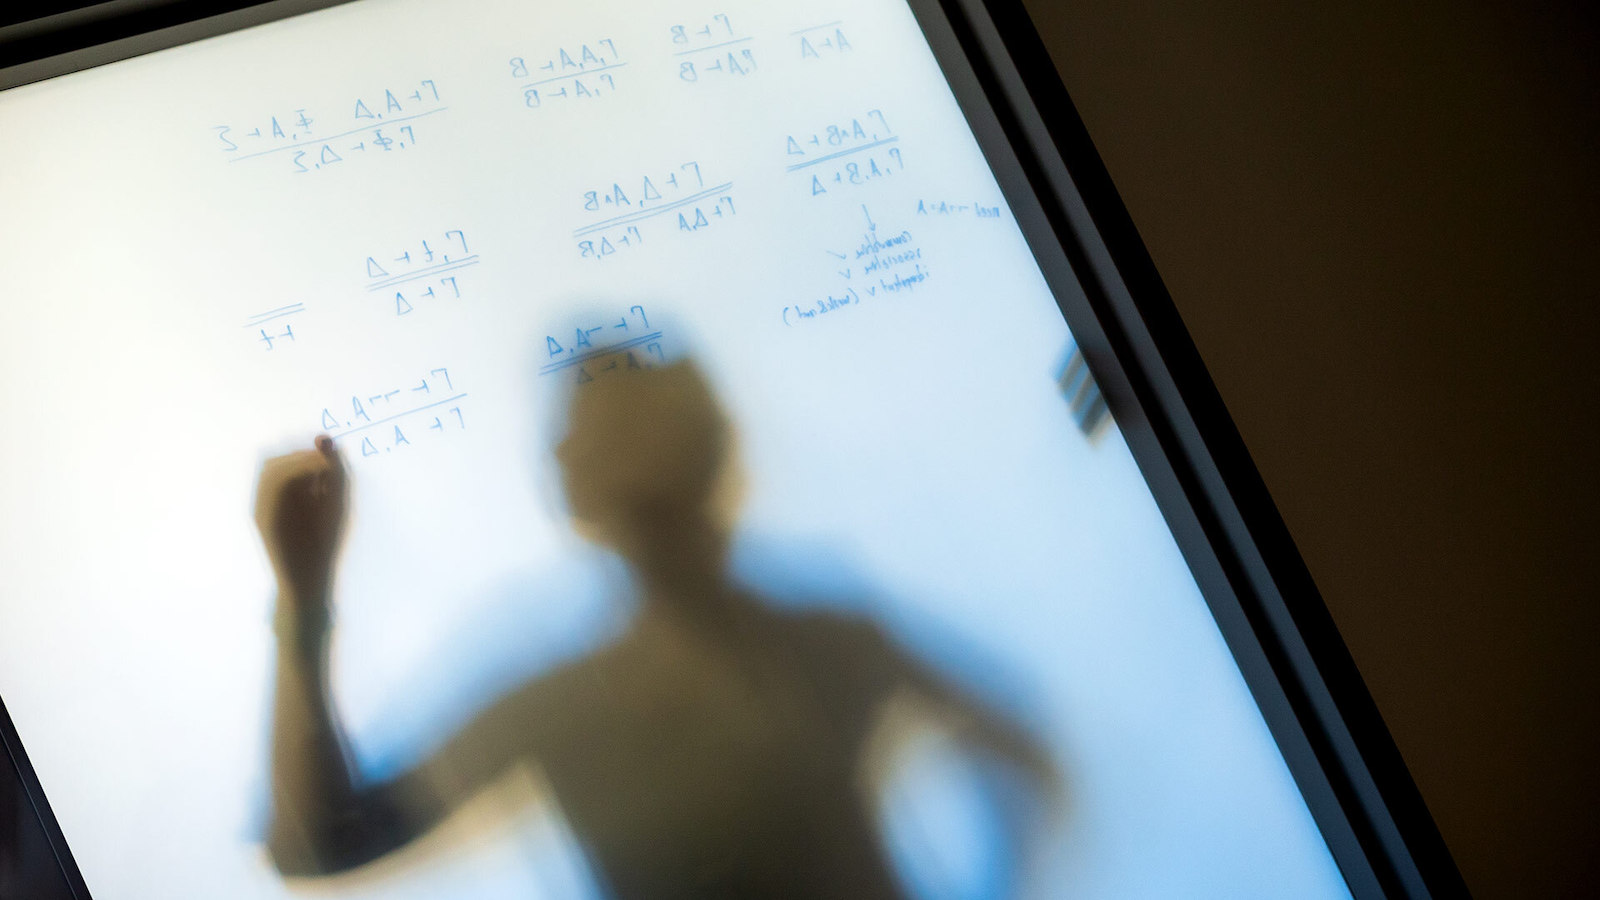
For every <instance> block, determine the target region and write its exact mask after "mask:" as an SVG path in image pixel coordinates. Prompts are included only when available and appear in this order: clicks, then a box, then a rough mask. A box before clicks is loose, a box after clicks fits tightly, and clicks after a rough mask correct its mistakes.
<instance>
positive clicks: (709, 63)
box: [668, 13, 756, 83]
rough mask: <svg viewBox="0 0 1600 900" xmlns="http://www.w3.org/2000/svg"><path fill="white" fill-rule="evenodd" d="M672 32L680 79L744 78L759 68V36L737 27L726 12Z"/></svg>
mask: <svg viewBox="0 0 1600 900" xmlns="http://www.w3.org/2000/svg"><path fill="white" fill-rule="evenodd" d="M668 33H669V34H670V35H671V41H672V55H673V58H674V59H675V60H676V61H677V63H678V80H679V81H687V82H690V83H694V82H699V81H703V80H715V79H719V78H722V79H726V78H741V77H745V76H748V75H752V74H754V73H755V71H756V53H755V50H754V49H753V43H752V42H753V41H754V40H755V38H754V37H752V36H750V35H748V34H744V33H742V32H740V31H738V30H736V29H735V28H734V27H733V20H732V19H729V18H728V15H727V14H726V13H717V14H716V15H714V16H712V17H711V18H710V19H707V20H705V21H703V22H696V23H693V24H687V25H673V26H671V27H670V28H669V29H668Z"/></svg>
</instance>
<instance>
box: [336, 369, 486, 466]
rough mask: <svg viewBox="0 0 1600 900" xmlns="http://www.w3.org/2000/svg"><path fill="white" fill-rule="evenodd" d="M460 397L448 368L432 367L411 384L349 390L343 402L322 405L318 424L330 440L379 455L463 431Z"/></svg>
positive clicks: (465, 422)
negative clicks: (350, 444) (356, 445)
mask: <svg viewBox="0 0 1600 900" xmlns="http://www.w3.org/2000/svg"><path fill="white" fill-rule="evenodd" d="M466 398H467V393H466V392H465V391H462V390H460V389H459V388H457V387H456V386H455V384H454V383H453V382H452V381H451V379H450V370H449V369H444V368H440V369H432V370H430V371H429V372H428V373H427V374H426V375H425V376H422V377H419V378H418V379H417V383H416V384H411V383H409V382H408V383H404V384H400V385H391V386H389V387H386V388H384V389H382V390H377V391H372V392H368V393H359V394H352V395H351V396H350V402H349V403H348V404H345V403H338V404H335V405H333V406H326V407H323V409H322V421H321V427H322V431H323V432H324V433H326V434H327V435H328V436H329V437H331V438H333V439H334V441H336V442H342V443H345V444H346V445H347V446H348V444H349V443H354V442H359V449H360V454H361V455H362V456H364V457H366V456H380V455H383V454H387V453H393V452H395V451H397V450H403V449H406V448H408V447H411V446H412V445H413V441H417V440H436V439H438V438H440V437H448V436H450V435H454V434H458V433H460V432H462V431H465V430H466V428H467V419H466V416H465V415H464V414H463V413H462V411H461V408H462V402H461V401H463V400H465V399H466Z"/></svg>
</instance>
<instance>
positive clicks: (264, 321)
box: [244, 303, 306, 351]
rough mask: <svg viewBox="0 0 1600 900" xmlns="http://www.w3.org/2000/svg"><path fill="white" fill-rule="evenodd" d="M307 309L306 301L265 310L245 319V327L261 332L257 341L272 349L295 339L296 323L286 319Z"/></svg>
mask: <svg viewBox="0 0 1600 900" xmlns="http://www.w3.org/2000/svg"><path fill="white" fill-rule="evenodd" d="M305 311H306V305H305V304H304V303H290V304H288V305H286V306H279V307H275V308H273V309H268V310H263V311H261V312H258V313H256V314H255V315H253V316H250V317H249V318H247V319H245V323H244V327H245V329H246V330H247V331H254V332H257V333H259V335H260V337H259V338H257V339H256V340H257V343H259V344H260V345H261V346H262V349H264V350H267V351H271V350H272V349H273V348H275V347H277V346H279V345H280V344H281V343H284V342H293V341H294V339H295V337H294V323H293V322H289V321H286V320H287V319H289V318H290V317H292V316H297V315H300V314H301V313H303V312H305Z"/></svg>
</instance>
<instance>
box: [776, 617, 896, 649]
mask: <svg viewBox="0 0 1600 900" xmlns="http://www.w3.org/2000/svg"><path fill="white" fill-rule="evenodd" d="M778 615H779V617H780V618H781V619H782V620H783V621H784V623H785V624H786V626H787V627H788V629H789V630H790V631H791V632H793V633H794V634H796V635H798V636H799V637H800V638H801V639H802V640H805V641H807V642H808V643H812V644H820V645H824V646H827V647H828V648H830V649H833V650H839V649H854V650H859V651H863V652H872V653H876V654H883V653H889V652H891V651H892V650H893V648H894V642H893V641H892V640H891V639H890V637H889V634H888V632H886V631H885V630H884V629H883V626H881V625H879V624H878V623H877V622H875V621H873V620H872V619H870V618H868V617H867V616H863V615H860V614H858V613H853V612H847V611H842V610H832V609H807V610H801V611H796V612H784V613H779V614H778Z"/></svg>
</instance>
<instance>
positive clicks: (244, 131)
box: [211, 78, 449, 175]
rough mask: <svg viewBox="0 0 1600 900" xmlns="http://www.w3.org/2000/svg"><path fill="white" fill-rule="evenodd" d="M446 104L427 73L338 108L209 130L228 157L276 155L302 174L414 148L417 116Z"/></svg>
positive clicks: (296, 111)
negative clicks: (408, 82) (335, 110)
mask: <svg viewBox="0 0 1600 900" xmlns="http://www.w3.org/2000/svg"><path fill="white" fill-rule="evenodd" d="M448 108H449V107H447V106H445V105H444V102H443V100H442V99H441V97H440V95H439V86H438V85H437V84H435V83H434V81H433V80H432V79H428V78H425V79H423V80H421V81H418V82H415V83H413V84H410V85H405V86H394V87H386V88H382V89H379V90H375V91H373V92H372V93H371V94H368V95H364V96H360V97H356V98H354V99H353V100H351V101H349V102H347V103H346V104H345V106H344V111H342V112H338V113H326V114H324V113H319V114H317V115H313V114H312V113H311V111H310V108H309V107H296V108H294V109H292V110H290V111H286V112H283V113H273V114H268V115H265V116H263V117H261V118H259V119H256V120H253V121H251V122H248V123H247V124H244V125H213V126H212V128H211V130H212V132H213V134H215V135H216V140H217V144H216V146H217V149H218V150H219V151H220V152H221V153H222V154H223V155H224V156H225V157H226V158H227V160H228V162H234V163H236V162H244V161H245V160H248V159H261V158H263V157H273V156H276V157H278V158H279V159H282V160H284V161H285V167H286V168H288V169H289V171H291V172H294V173H296V174H302V175H303V174H307V173H310V172H315V171H319V170H322V169H331V168H334V167H336V166H339V165H341V164H343V163H345V162H347V161H350V160H354V159H365V158H367V157H371V156H382V155H383V154H386V153H396V152H400V151H404V150H406V149H407V148H409V147H415V146H416V145H417V140H418V138H417V129H418V128H419V127H421V122H420V120H421V119H423V118H425V117H427V116H431V115H433V114H435V113H440V112H444V111H445V110H446V109H448Z"/></svg>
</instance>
